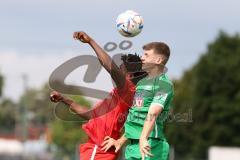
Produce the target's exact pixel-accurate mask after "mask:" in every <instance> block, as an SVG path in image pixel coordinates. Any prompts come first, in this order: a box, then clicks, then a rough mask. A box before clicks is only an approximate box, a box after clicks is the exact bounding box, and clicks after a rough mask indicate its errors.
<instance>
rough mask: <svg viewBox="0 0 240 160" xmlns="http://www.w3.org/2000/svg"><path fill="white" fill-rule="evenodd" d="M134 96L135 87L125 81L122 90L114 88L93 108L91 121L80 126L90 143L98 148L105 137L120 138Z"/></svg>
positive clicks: (128, 81)
mask: <svg viewBox="0 0 240 160" xmlns="http://www.w3.org/2000/svg"><path fill="white" fill-rule="evenodd" d="M134 94H135V85H134V84H133V83H132V82H131V81H130V80H128V79H126V81H125V84H124V87H123V88H121V89H119V88H114V89H113V91H112V92H111V93H110V94H109V96H108V97H107V98H105V99H104V100H103V101H101V102H100V103H98V104H97V105H96V106H95V107H94V109H93V112H92V114H93V117H92V119H90V120H89V121H88V122H87V123H85V124H84V125H83V126H82V128H83V129H84V131H85V132H86V133H87V135H88V137H89V142H90V143H93V144H95V145H97V146H100V145H101V143H102V142H103V140H104V138H105V137H106V136H110V137H112V138H114V139H118V138H120V136H121V135H120V133H121V129H122V127H123V125H124V123H125V120H126V118H127V114H128V110H129V108H130V107H131V105H132V102H133V97H134Z"/></svg>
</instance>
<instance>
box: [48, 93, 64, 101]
mask: <svg viewBox="0 0 240 160" xmlns="http://www.w3.org/2000/svg"><path fill="white" fill-rule="evenodd" d="M62 99H63V96H62V95H61V94H60V93H58V92H57V91H53V92H52V93H51V94H50V100H51V101H52V102H54V103H57V102H59V101H61V100H62Z"/></svg>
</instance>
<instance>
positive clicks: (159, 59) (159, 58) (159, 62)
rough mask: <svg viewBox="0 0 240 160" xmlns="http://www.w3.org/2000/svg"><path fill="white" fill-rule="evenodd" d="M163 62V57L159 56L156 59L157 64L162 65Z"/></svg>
mask: <svg viewBox="0 0 240 160" xmlns="http://www.w3.org/2000/svg"><path fill="white" fill-rule="evenodd" d="M162 62H163V57H162V56H158V57H157V58H156V64H161V63H162Z"/></svg>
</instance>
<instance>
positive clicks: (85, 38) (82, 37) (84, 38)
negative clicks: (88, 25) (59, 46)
mask: <svg viewBox="0 0 240 160" xmlns="http://www.w3.org/2000/svg"><path fill="white" fill-rule="evenodd" d="M73 38H74V39H76V40H80V41H81V42H83V43H89V42H90V41H91V40H92V39H91V37H90V36H89V35H87V34H86V33H85V32H74V33H73Z"/></svg>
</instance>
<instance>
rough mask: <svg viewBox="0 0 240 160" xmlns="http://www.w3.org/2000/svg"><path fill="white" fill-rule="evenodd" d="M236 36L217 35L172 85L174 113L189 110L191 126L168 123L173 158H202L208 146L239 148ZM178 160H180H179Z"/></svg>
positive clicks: (239, 55)
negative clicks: (174, 154)
mask: <svg viewBox="0 0 240 160" xmlns="http://www.w3.org/2000/svg"><path fill="white" fill-rule="evenodd" d="M239 73H240V37H239V35H234V36H229V35H227V34H226V33H224V32H221V33H220V34H219V36H218V37H217V39H216V40H215V41H214V42H213V43H211V44H210V45H209V46H208V49H207V52H206V53H205V54H203V56H202V57H201V58H200V59H199V61H198V62H197V63H196V64H195V65H194V66H193V67H192V68H191V69H190V70H188V71H187V72H186V73H185V74H184V75H183V77H182V78H181V79H180V80H177V81H176V82H175V84H176V87H175V90H176V93H175V99H174V113H183V112H186V111H187V110H188V109H189V108H190V109H192V114H193V115H192V117H193V122H192V123H180V122H175V123H170V124H168V128H167V135H168V137H169V138H168V139H169V141H170V143H171V144H173V145H174V147H175V150H176V153H177V157H178V156H179V157H182V159H184V160H186V159H203V158H206V156H207V150H208V148H209V147H210V146H213V145H214V146H216V145H217V146H240V137H239V136H238V132H239V129H238V126H239V125H240V117H239V114H240V107H239V106H240V74H239ZM179 159H180V158H179Z"/></svg>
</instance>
